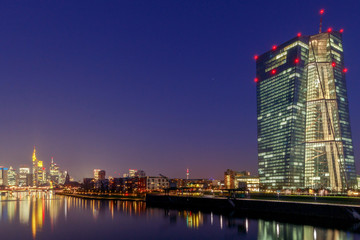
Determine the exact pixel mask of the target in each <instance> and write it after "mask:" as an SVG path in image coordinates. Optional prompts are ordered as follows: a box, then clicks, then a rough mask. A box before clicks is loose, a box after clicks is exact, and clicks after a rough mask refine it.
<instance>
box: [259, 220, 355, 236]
mask: <svg viewBox="0 0 360 240" xmlns="http://www.w3.org/2000/svg"><path fill="white" fill-rule="evenodd" d="M258 221H259V231H258V239H259V240H268V239H279V240H283V239H284V240H285V239H293V240H317V239H327V240H338V239H340V240H341V239H346V240H351V239H354V235H353V234H349V233H347V232H344V231H339V230H337V229H323V228H316V227H313V226H307V225H294V224H288V223H279V222H276V221H264V220H260V219H259V220H258Z"/></svg>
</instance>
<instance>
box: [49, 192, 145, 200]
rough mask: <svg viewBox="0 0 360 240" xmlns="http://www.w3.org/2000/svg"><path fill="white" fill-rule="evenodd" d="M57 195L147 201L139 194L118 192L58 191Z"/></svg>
mask: <svg viewBox="0 0 360 240" xmlns="http://www.w3.org/2000/svg"><path fill="white" fill-rule="evenodd" d="M56 194H57V195H63V196H68V197H77V198H84V199H92V200H120V201H145V197H139V196H124V195H116V194H80V193H67V192H57V193H56Z"/></svg>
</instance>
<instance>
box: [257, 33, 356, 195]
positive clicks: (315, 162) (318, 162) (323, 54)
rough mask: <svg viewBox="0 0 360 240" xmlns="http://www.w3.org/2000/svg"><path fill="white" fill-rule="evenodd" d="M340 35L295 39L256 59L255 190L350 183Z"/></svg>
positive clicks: (351, 160)
mask: <svg viewBox="0 0 360 240" xmlns="http://www.w3.org/2000/svg"><path fill="white" fill-rule="evenodd" d="M344 72H346V69H344V65H343V51H342V39H341V33H339V32H330V33H320V34H317V35H313V36H298V37H296V38H294V39H291V40H290V41H288V42H286V43H284V44H282V45H280V46H278V47H276V46H274V47H273V49H272V50H270V51H268V52H266V53H264V54H262V55H261V56H259V57H257V60H256V79H255V81H256V94H257V121H258V160H259V177H260V184H261V186H262V187H264V188H269V189H298V188H313V189H320V188H321V189H330V190H335V191H341V190H344V189H348V188H351V187H353V186H354V184H355V183H356V173H355V164H354V156H353V148H352V137H351V130H350V122H349V110H348V99H347V92H346V83H345V75H344Z"/></svg>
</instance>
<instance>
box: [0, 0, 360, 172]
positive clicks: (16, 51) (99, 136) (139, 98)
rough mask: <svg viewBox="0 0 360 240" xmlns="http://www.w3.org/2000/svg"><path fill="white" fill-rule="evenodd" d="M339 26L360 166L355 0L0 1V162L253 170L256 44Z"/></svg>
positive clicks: (80, 168) (359, 38) (359, 34)
mask: <svg viewBox="0 0 360 240" xmlns="http://www.w3.org/2000/svg"><path fill="white" fill-rule="evenodd" d="M320 8H325V10H326V14H325V16H324V28H327V27H329V26H331V27H333V28H334V29H340V28H344V30H345V31H344V52H345V61H346V65H347V67H348V68H349V72H348V74H347V81H348V89H349V92H348V94H349V101H350V115H351V122H352V130H353V139H354V148H355V154H356V155H355V158H356V164H357V167H358V168H359V169H360V164H359V163H360V161H359V157H360V149H359V143H360V136H359V132H360V124H357V123H358V122H359V121H360V112H359V111H358V109H359V104H360V103H359V102H360V95H359V94H357V93H358V92H359V90H360V84H359V80H360V79H359V78H358V77H356V76H360V68H359V60H358V58H359V53H360V45H359V42H360V30H359V22H360V14H359V10H360V2H359V1H358V0H353V1H342V2H341V3H340V2H339V1H328V0H327V1H304V0H301V1H254V0H252V1H243V0H237V1H235V0H228V1H220V0H218V1H211V0H204V1H196V0H191V1H185V0H184V1H177V0H172V1H169V0H164V1H147V0H144V1H136V0H135V1H134V0H131V1H130V0H129V1H70V0H69V1H14V0H10V1H2V2H1V3H0V36H1V37H0V84H1V85H0V86H1V87H0V103H1V104H0V149H1V151H0V165H5V166H9V165H13V166H14V167H16V168H17V167H18V166H19V165H20V164H29V165H30V164H31V154H32V148H33V145H36V146H37V149H38V158H39V159H40V160H43V161H45V162H46V164H47V165H48V163H49V161H50V157H51V156H54V158H55V161H56V162H57V163H58V164H59V165H60V166H61V168H62V169H68V170H69V171H70V174H71V175H72V176H74V177H75V178H76V179H81V178H82V177H85V176H91V172H92V169H93V168H102V169H105V170H107V172H108V175H114V172H117V173H119V172H121V173H123V172H126V171H127V170H128V169H129V168H137V169H144V170H145V171H146V172H147V173H148V174H150V175H157V174H159V173H162V174H164V175H168V176H170V177H185V170H186V168H190V170H191V177H194V178H196V177H215V178H223V172H224V171H225V170H226V169H227V168H232V169H235V170H245V169H247V170H250V171H251V172H256V171H257V151H256V147H257V145H256V98H255V84H254V82H253V79H254V76H255V62H254V60H253V56H254V54H261V53H263V52H265V51H267V50H269V49H270V48H271V46H272V45H273V44H280V43H282V42H284V41H287V40H289V39H290V38H292V37H294V36H296V34H297V33H298V32H302V33H303V34H315V33H317V31H318V21H319V15H318V11H319V9H320Z"/></svg>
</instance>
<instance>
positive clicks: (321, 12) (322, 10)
mask: <svg viewBox="0 0 360 240" xmlns="http://www.w3.org/2000/svg"><path fill="white" fill-rule="evenodd" d="M324 12H325V10H324V9H320V27H319V33H321V28H322V16H323V14H324Z"/></svg>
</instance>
